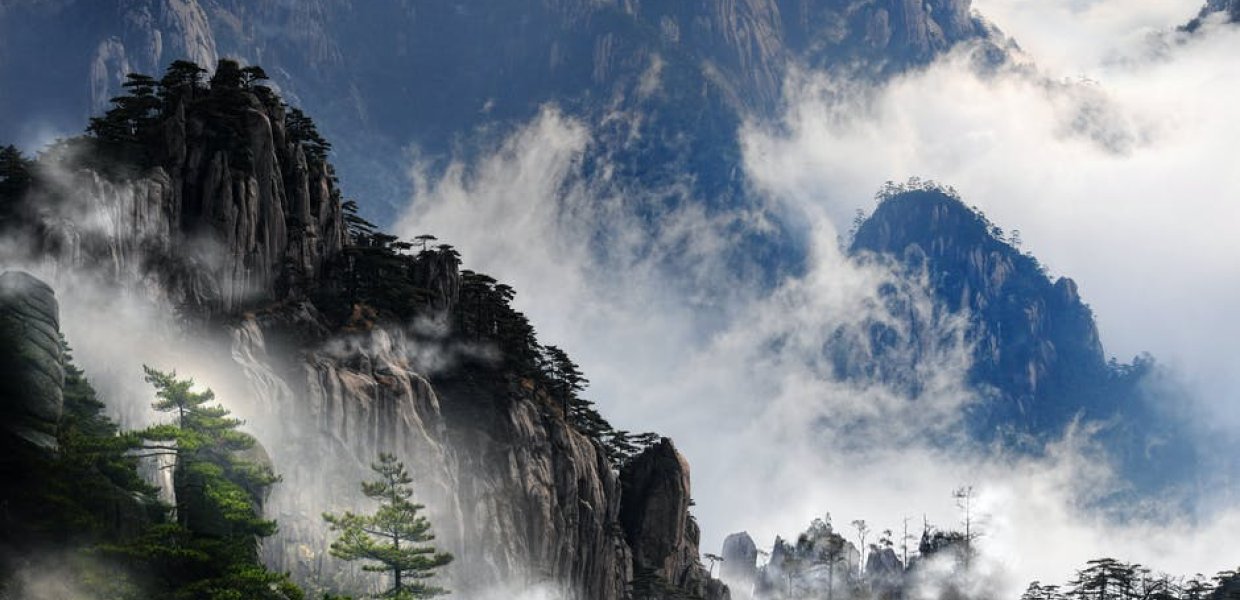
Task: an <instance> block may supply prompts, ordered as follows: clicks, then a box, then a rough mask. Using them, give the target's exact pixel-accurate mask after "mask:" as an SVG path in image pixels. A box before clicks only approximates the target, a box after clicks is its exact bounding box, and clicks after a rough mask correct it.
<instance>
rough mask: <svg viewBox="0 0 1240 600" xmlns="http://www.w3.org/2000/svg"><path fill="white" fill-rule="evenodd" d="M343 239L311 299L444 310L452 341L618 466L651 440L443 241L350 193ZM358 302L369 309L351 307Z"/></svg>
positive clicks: (338, 309)
mask: <svg viewBox="0 0 1240 600" xmlns="http://www.w3.org/2000/svg"><path fill="white" fill-rule="evenodd" d="M342 209H343V214H344V221H345V226H346V230H347V234H348V235H347V238H348V243H347V246H346V247H345V250H344V254H343V256H342V259H341V261H340V264H339V265H337V266H336V268H335V269H334V275H333V277H334V278H335V279H336V280H337V281H338V282H339V283H338V285H336V287H335V288H331V287H327V288H324V291H323V293H322V294H320V295H319V296H318V297H317V298H316V303H317V304H319V305H321V306H323V307H326V309H325V310H326V312H328V313H334V314H336V315H337V316H339V317H344V316H345V313H348V315H349V316H350V317H354V318H355V317H357V316H358V315H359V314H369V315H373V319H374V320H376V321H378V320H384V319H389V320H395V321H409V320H412V319H415V318H418V317H420V316H435V317H443V316H446V317H447V318H448V320H449V322H450V323H451V331H452V334H451V335H452V336H453V338H454V340H455V341H458V342H462V343H467V344H473V345H476V346H485V347H489V348H493V349H494V350H495V351H496V352H494V353H491V355H493V356H495V357H497V358H496V360H497V361H498V362H499V363H500V364H499V365H498V367H499V369H500V370H502V371H504V372H506V373H510V374H512V375H515V376H517V377H521V378H524V379H526V380H528V381H531V382H534V383H535V384H536V385H537V387H538V388H540V389H541V390H543V391H545V392H546V396H547V397H548V398H549V399H550V401H551V402H553V403H554V405H555V407H556V408H557V409H558V410H559V412H560V414H561V415H562V416H563V417H564V419H565V420H566V421H567V422H568V423H569V424H570V425H572V426H573V427H574V428H576V429H577V430H578V431H580V432H581V433H583V434H585V435H586V436H588V437H590V438H591V439H593V440H595V441H596V442H598V444H599V445H600V447H602V448H603V449H604V450H605V451H606V452H607V454H608V456H609V457H610V458H611V460H612V462H613V463H614V464H615V465H616V466H617V467H619V466H620V465H622V464H623V463H624V462H625V461H627V460H628V459H629V458H632V457H633V456H635V455H637V454H639V453H640V452H641V451H642V450H644V449H645V448H646V447H648V446H650V445H651V444H653V443H655V442H657V441H658V439H659V436H658V435H657V434H654V433H639V434H633V433H630V432H628V431H624V430H617V429H615V428H614V427H613V426H612V425H611V424H610V423H609V422H608V421H607V419H605V418H604V417H603V416H602V415H601V414H600V413H599V412H598V410H597V409H596V408H595V407H594V403H593V402H591V401H590V400H588V399H587V398H585V397H583V396H582V392H583V391H584V390H585V388H586V386H587V385H588V384H589V381H588V380H587V379H586V378H585V376H584V375H583V374H582V372H581V368H580V367H579V366H578V365H577V364H576V363H574V362H573V360H572V359H571V358H570V357H569V355H568V353H567V352H565V351H564V350H562V349H560V348H559V347H556V346H553V345H543V344H541V343H540V342H539V340H538V335H537V332H536V331H535V329H534V327H533V325H531V324H530V322H529V319H528V318H527V317H526V316H525V315H524V314H523V313H522V312H521V311H519V310H517V309H516V308H514V307H513V305H512V302H513V300H514V298H515V297H516V291H515V290H514V289H513V288H512V286H509V285H507V284H504V283H501V282H499V281H497V280H496V279H495V278H493V277H491V276H489V275H487V274H485V273H478V272H475V271H471V270H468V269H465V270H462V269H461V268H460V267H461V256H460V253H459V252H457V250H456V249H455V248H453V247H452V246H451V245H450V244H434V242H436V241H437V238H436V237H435V236H433V235H430V234H423V235H419V236H417V237H415V238H414V239H413V240H412V241H402V240H401V239H400V238H398V237H397V236H394V235H391V234H387V233H384V232H382V231H380V230H379V228H378V227H377V226H376V225H375V224H373V223H371V222H369V221H367V220H366V219H365V218H364V217H362V216H360V215H359V214H358V206H357V203H356V202H355V201H352V200H348V201H345V202H344V203H343V205H342ZM359 306H365V307H367V308H369V309H371V310H368V311H359V310H358V307H359Z"/></svg>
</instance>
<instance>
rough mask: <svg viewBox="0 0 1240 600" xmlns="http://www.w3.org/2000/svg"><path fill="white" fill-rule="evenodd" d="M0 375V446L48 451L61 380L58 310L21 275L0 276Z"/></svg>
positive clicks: (41, 288)
mask: <svg viewBox="0 0 1240 600" xmlns="http://www.w3.org/2000/svg"><path fill="white" fill-rule="evenodd" d="M0 373H3V376H0V413H2V414H3V419H0V436H3V437H4V439H3V440H2V441H0V444H3V446H4V447H5V448H7V449H9V450H10V451H12V450H18V451H20V450H29V449H30V448H25V447H26V446H30V447H33V448H38V449H41V450H44V451H54V450H55V449H56V425H57V423H58V422H59V420H60V415H61V411H62V410H63V407H64V378H65V372H64V357H63V352H62V349H61V344H60V323H59V306H58V304H57V302H56V296H55V293H54V292H53V291H52V288H50V287H48V285H47V284H45V283H43V282H42V281H40V280H38V279H36V278H35V277H33V276H31V275H30V274H28V273H25V272H22V271H7V272H5V273H4V274H0ZM5 454H6V456H5V458H13V456H11V455H10V452H6V453H5Z"/></svg>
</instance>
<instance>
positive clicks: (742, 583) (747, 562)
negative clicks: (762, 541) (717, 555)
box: [719, 531, 758, 593]
mask: <svg viewBox="0 0 1240 600" xmlns="http://www.w3.org/2000/svg"><path fill="white" fill-rule="evenodd" d="M722 556H723V566H722V567H721V568H720V570H719V579H721V580H723V581H724V582H725V583H727V584H728V586H729V587H730V588H732V589H733V590H737V592H738V593H748V592H749V591H750V590H751V589H752V588H753V584H754V581H755V579H756V578H757V575H758V546H757V545H756V544H754V541H753V538H751V537H749V533H748V532H745V531H742V532H740V533H733V534H731V535H729V536H728V537H726V538H724V540H723V554H722Z"/></svg>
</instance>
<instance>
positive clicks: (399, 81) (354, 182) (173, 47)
mask: <svg viewBox="0 0 1240 600" xmlns="http://www.w3.org/2000/svg"><path fill="white" fill-rule="evenodd" d="M65 32H71V33H70V34H69V35H66V33H65ZM53 38H55V39H61V40H62V42H63V43H60V44H56V45H55V46H54V47H47V46H46V45H45V44H44V40H47V39H53ZM970 40H981V41H987V40H989V41H990V43H993V44H995V45H996V47H997V46H998V45H1002V44H1003V43H1004V42H1002V40H1000V39H998V36H997V35H996V34H995V33H994V32H993V29H992V28H991V27H990V26H989V25H987V24H986V23H984V22H983V21H982V20H980V18H979V17H977V16H976V15H974V14H973V13H972V12H971V7H970V2H969V0H933V1H931V2H928V3H922V2H909V1H905V0H875V1H872V2H862V3H856V2H848V1H845V0H830V1H827V2H810V1H809V0H739V1H735V2H714V1H711V0H694V1H691V2H674V3H636V2H629V1H619V0H616V1H604V2H594V1H586V0H556V1H554V2H541V1H536V0H520V1H494V2H485V3H469V4H461V3H457V4H452V3H418V2H412V1H409V0H403V1H400V2H383V3H379V2H367V3H355V2H343V1H339V0H305V1H301V2H285V1H281V0H259V1H256V2H249V1H239V0H186V1H179V0H178V1H172V0H107V1H102V2H85V1H80V0H79V1H68V2H45V1H38V0H31V1H26V2H12V3H9V5H8V6H7V7H6V8H5V9H4V10H2V11H0V112H4V113H6V114H22V115H31V116H33V117H36V118H32V119H30V120H23V121H11V122H5V123H0V139H7V140H14V141H23V140H30V139H34V138H36V137H37V136H39V135H40V132H42V131H44V130H47V129H49V128H50V129H53V130H54V129H57V128H59V129H61V130H65V129H66V128H67V129H68V130H69V131H72V128H73V127H74V124H75V123H78V122H80V121H81V119H82V118H84V117H86V116H87V115H88V114H89V113H91V112H97V111H100V110H102V109H103V108H104V107H105V106H106V103H107V101H108V99H109V98H111V97H113V96H116V95H118V94H119V92H120V83H121V82H122V81H123V77H124V74H125V73H127V72H131V71H133V72H145V73H152V72H159V71H160V70H162V69H163V67H164V66H166V65H167V64H168V63H169V62H170V61H171V60H174V59H177V58H185V59H188V60H192V61H195V62H198V63H200V64H206V65H212V64H214V63H215V60H216V58H218V57H225V56H227V57H236V58H239V59H241V60H243V61H246V62H249V63H252V64H258V63H261V64H262V65H264V67H265V68H266V69H267V70H268V72H269V73H270V74H271V75H272V77H273V79H274V82H275V83H276V84H277V85H278V87H279V88H280V90H281V92H282V94H283V95H284V96H285V97H288V98H290V99H292V100H293V101H294V102H295V103H297V104H299V105H301V106H303V107H305V108H306V110H308V111H309V112H311V113H313V114H316V115H318V116H319V122H320V123H321V124H322V127H323V130H324V132H325V133H326V134H327V135H328V136H329V137H331V138H332V139H333V140H334V141H335V143H336V144H337V147H338V149H339V150H340V152H339V156H340V160H339V162H340V163H341V164H340V170H341V175H342V177H343V179H344V181H345V182H346V185H347V186H348V187H349V188H350V189H351V190H354V191H356V192H357V193H358V195H359V196H360V197H363V198H370V199H371V200H369V206H363V207H362V208H363V210H364V211H366V212H367V213H368V214H371V215H374V216H376V217H378V219H379V220H380V221H386V220H389V219H391V218H392V217H393V216H394V213H395V210H396V208H397V207H399V206H401V205H403V203H404V202H405V201H406V197H405V195H406V194H407V193H408V186H407V183H406V182H405V181H404V180H403V177H404V172H405V169H406V168H407V167H408V164H407V160H408V159H407V157H406V155H405V154H404V152H403V149H404V148H405V147H406V145H408V144H411V143H412V144H415V145H416V146H417V147H418V148H419V149H420V150H422V154H423V156H432V157H443V156H445V155H447V154H448V153H449V152H451V151H453V150H454V149H460V148H462V145H461V144H460V142H462V141H468V140H469V139H470V138H471V136H473V135H474V134H475V132H476V130H478V129H479V128H482V127H486V128H490V129H494V127H495V125H500V126H501V130H502V126H503V125H504V124H511V123H518V122H522V121H524V120H526V119H529V118H531V117H532V116H533V115H534V114H536V112H537V110H538V108H539V107H540V106H541V105H543V104H544V103H547V102H554V103H556V104H558V105H560V106H562V107H563V108H564V109H565V110H567V111H568V113H569V114H570V115H573V116H577V117H580V118H583V119H585V120H586V121H587V122H594V121H596V120H598V119H600V118H601V117H602V116H603V115H605V114H608V113H613V112H617V111H619V112H626V111H630V112H632V111H636V112H640V113H641V114H643V115H645V116H646V117H647V119H646V122H645V123H644V124H643V125H642V134H643V135H642V138H643V142H642V143H641V144H639V145H637V146H629V145H626V144H625V141H626V140H628V139H630V137H631V136H630V133H631V132H619V133H617V134H616V135H615V136H613V137H611V138H608V135H609V134H607V133H603V134H602V138H603V139H601V140H600V143H599V145H598V146H599V148H600V150H599V152H600V155H616V156H614V157H613V158H612V160H614V162H615V163H616V164H618V165H620V167H621V169H622V172H621V176H627V177H630V178H642V183H643V184H645V185H650V181H649V179H650V177H651V176H652V174H653V177H654V178H655V180H656V183H657V180H658V179H659V178H666V177H670V175H669V174H668V173H667V171H670V170H671V169H673V168H674V169H676V170H677V171H678V172H683V173H687V174H689V175H690V177H687V178H686V179H687V180H688V181H691V182H693V185H694V186H695V188H694V192H695V193H696V197H697V198H699V199H702V200H704V201H706V202H710V203H712V204H713V205H715V206H716V207H717V208H720V209H723V208H730V207H733V206H737V205H744V204H746V202H747V200H746V199H745V197H744V196H745V194H746V192H745V190H744V185H743V184H742V182H740V181H737V180H736V176H735V175H734V174H733V171H734V167H735V166H736V164H737V160H738V156H739V151H738V146H737V141H736V139H735V132H736V129H737V126H738V125H739V123H740V119H741V118H742V117H743V116H745V115H749V114H755V115H771V114H773V113H774V111H775V110H777V109H778V107H779V103H780V92H781V84H782V80H783V77H784V74H785V69H786V68H787V67H788V66H789V65H791V64H795V63H803V64H808V65H810V66H813V67H815V68H829V69H835V70H840V71H845V72H849V73H852V74H854V75H861V76H864V77H885V76H889V75H891V74H894V73H898V72H901V71H902V70H904V69H907V68H910V67H914V66H917V65H921V64H925V63H927V62H929V61H930V60H932V59H933V58H934V57H935V56H937V55H939V54H940V53H942V52H944V51H946V50H948V49H949V48H951V47H952V46H954V45H955V44H957V43H960V42H964V41H970ZM36 56H37V57H38V58H37V59H36V58H35V57H36ZM652 75H653V76H654V78H653V79H652V78H651V76H652ZM643 82H644V83H643ZM652 82H653V83H655V84H656V85H654V87H649V86H650V84H651V83H652ZM643 85H645V86H647V87H645V88H644V89H645V92H644V93H641V92H640V89H642V88H643ZM465 146H468V145H467V144H466V145H465ZM30 149H31V150H33V148H30ZM626 171H627V173H626ZM777 243H778V242H777Z"/></svg>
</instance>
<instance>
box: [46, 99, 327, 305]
mask: <svg viewBox="0 0 1240 600" xmlns="http://www.w3.org/2000/svg"><path fill="white" fill-rule="evenodd" d="M194 93H196V94H198V95H202V94H220V95H224V94H225V93H231V94H232V95H231V96H230V100H229V101H228V106H227V108H228V110H229V111H232V112H233V114H232V115H231V116H230V117H227V118H225V117H221V116H220V108H219V106H220V105H221V103H222V102H223V101H222V100H221V101H217V102H211V99H210V98H207V99H205V101H197V102H194V103H193V104H192V106H193V108H189V106H190V104H189V103H190V102H191V101H192V100H194ZM194 93H187V94H184V95H182V96H181V97H180V98H179V99H178V100H177V104H176V105H175V106H173V107H171V108H169V109H167V110H166V111H165V112H164V113H163V114H162V115H161V119H162V120H161V123H160V124H159V130H160V131H161V132H162V136H161V138H160V139H158V140H153V141H152V143H150V144H147V145H146V146H145V147H144V152H146V153H147V154H148V156H149V157H150V158H149V159H148V161H147V162H146V165H145V167H144V170H143V171H142V172H141V173H140V174H138V175H137V176H136V177H135V176H130V175H127V174H126V175H122V176H117V173H115V172H114V170H113V169H111V168H109V167H108V165H106V164H105V165H102V166H96V165H94V164H78V162H77V161H76V158H77V157H72V156H71V157H67V158H66V159H64V160H63V161H61V162H59V163H56V164H53V165H50V166H49V169H50V172H47V171H46V170H45V172H44V174H43V180H42V182H41V187H40V188H39V191H37V192H36V193H35V197H34V198H32V199H31V201H30V203H31V204H32V205H34V206H38V207H39V209H38V213H39V217H38V218H39V220H40V223H39V224H38V225H37V227H36V229H37V230H38V231H39V240H38V243H39V246H40V248H39V250H40V251H41V253H42V254H43V255H45V256H50V257H52V258H55V259H56V260H57V262H59V263H60V264H61V265H62V267H65V268H75V269H79V270H83V271H90V272H95V273H97V274H98V275H100V276H101V278H102V279H104V280H107V281H112V282H120V283H122V284H126V285H130V286H135V285H137V286H141V287H142V288H143V291H145V292H147V293H151V294H160V295H165V296H167V298H168V300H169V302H170V303H171V304H173V305H174V306H177V307H179V308H181V309H184V310H185V311H186V312H187V314H191V315H193V316H201V317H210V316H213V315H220V314H226V313H232V312H236V311H238V310H240V309H243V308H247V307H253V306H261V305H263V304H265V303H269V302H271V301H273V300H276V299H279V298H283V297H285V296H287V295H290V294H294V293H297V292H298V291H299V288H302V287H304V286H305V285H306V282H308V281H314V280H315V279H317V278H320V277H321V276H322V274H323V271H324V269H325V268H326V265H327V264H328V263H329V262H330V261H331V260H332V259H333V258H334V257H336V256H337V255H338V254H339V253H340V251H341V248H342V247H343V243H344V235H345V234H344V225H343V221H342V214H341V207H340V200H339V192H338V191H337V190H336V188H335V183H334V175H333V173H332V172H331V167H330V166H329V165H328V164H327V163H325V162H323V161H322V160H314V159H308V158H307V154H306V151H305V149H304V148H303V146H302V145H301V144H300V143H299V142H298V140H295V139H293V138H292V136H291V135H290V133H289V131H288V128H287V124H286V115H285V112H284V107H283V106H282V105H281V104H280V102H279V100H278V99H277V98H274V96H271V95H270V94H266V95H263V94H259V93H257V91H256V90H255V91H246V90H228V91H225V90H216V91H212V92H208V91H205V90H200V91H197V92H194ZM199 100H204V99H202V98H199ZM225 121H226V122H225ZM225 133H226V134H227V135H226V136H225V137H226V139H225V142H226V143H223V144H222V143H221V140H220V138H221V135H222V134H225ZM300 291H304V290H300Z"/></svg>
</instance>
